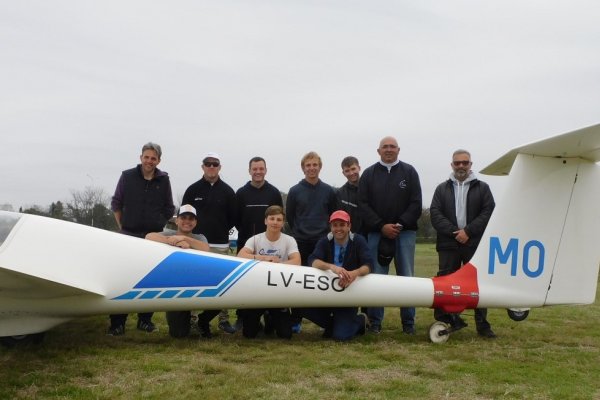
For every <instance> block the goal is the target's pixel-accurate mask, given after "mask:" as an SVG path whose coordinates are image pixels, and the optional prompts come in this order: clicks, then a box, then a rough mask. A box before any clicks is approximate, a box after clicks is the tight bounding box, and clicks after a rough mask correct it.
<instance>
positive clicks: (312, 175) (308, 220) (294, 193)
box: [285, 151, 337, 265]
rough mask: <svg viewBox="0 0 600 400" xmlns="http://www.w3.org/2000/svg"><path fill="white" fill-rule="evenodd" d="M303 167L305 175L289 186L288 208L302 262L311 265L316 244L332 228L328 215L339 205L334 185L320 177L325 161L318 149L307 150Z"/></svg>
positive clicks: (301, 163)
mask: <svg viewBox="0 0 600 400" xmlns="http://www.w3.org/2000/svg"><path fill="white" fill-rule="evenodd" d="M300 167H301V168H302V172H303V173H304V179H302V180H301V181H300V182H299V183H298V184H296V185H294V186H292V187H291V188H290V191H289V193H288V197H287V201H286V207H285V208H286V212H287V220H288V224H289V225H290V229H291V230H292V236H293V237H294V239H296V242H297V243H298V249H299V250H300V256H301V258H302V265H308V256H309V255H310V253H312V252H313V250H314V248H315V244H316V243H317V241H318V240H319V239H320V238H321V237H323V236H325V235H327V232H328V231H329V227H328V225H327V219H328V217H329V215H330V214H331V213H332V212H334V211H335V210H336V209H337V197H336V195H335V191H334V189H333V188H332V187H331V186H329V185H328V184H326V183H325V182H323V181H321V180H320V179H319V173H320V172H321V168H322V167H323V163H322V161H321V157H319V155H318V154H317V153H315V152H314V151H311V152H309V153H307V154H305V155H304V157H302V160H301V162H300Z"/></svg>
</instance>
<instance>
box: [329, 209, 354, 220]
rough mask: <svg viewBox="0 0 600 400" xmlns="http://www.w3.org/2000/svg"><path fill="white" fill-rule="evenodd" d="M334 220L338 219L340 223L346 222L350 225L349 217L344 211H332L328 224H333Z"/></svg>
mask: <svg viewBox="0 0 600 400" xmlns="http://www.w3.org/2000/svg"><path fill="white" fill-rule="evenodd" d="M336 219H339V220H341V221H344V222H348V223H350V216H349V215H348V213H347V212H346V211H344V210H337V211H334V212H333V213H332V214H331V217H329V222H333V221H334V220H336Z"/></svg>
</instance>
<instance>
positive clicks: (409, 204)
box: [358, 136, 423, 335]
mask: <svg viewBox="0 0 600 400" xmlns="http://www.w3.org/2000/svg"><path fill="white" fill-rule="evenodd" d="M377 153H378V154H379V157H380V161H379V162H377V163H375V164H373V165H371V166H370V167H368V168H367V169H366V170H365V171H364V173H363V175H362V177H361V179H360V185H359V188H358V193H359V208H360V210H361V211H360V212H361V215H362V217H363V221H364V223H365V224H367V226H366V228H367V231H368V243H369V248H370V251H371V256H372V257H373V272H374V273H376V274H384V275H387V274H388V272H389V264H390V262H391V260H392V258H393V259H394V260H395V268H396V275H401V276H414V264H415V246H416V237H417V221H418V219H419V217H420V216H421V212H422V207H423V206H422V196H421V183H420V181H419V175H418V174H417V171H416V170H415V169H414V168H413V166H412V165H410V164H407V163H405V162H402V161H400V160H399V159H398V155H399V154H400V147H398V142H397V141H396V139H395V138H393V137H390V136H387V137H384V138H383V139H381V141H380V142H379V148H378V149H377ZM368 314H369V320H370V330H371V332H373V333H379V332H381V325H382V322H383V315H384V309H383V307H369V309H368ZM400 317H401V319H402V331H403V332H404V333H406V334H408V335H414V334H415V309H414V307H410V308H409V307H403V308H401V309H400Z"/></svg>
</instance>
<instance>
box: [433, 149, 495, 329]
mask: <svg viewBox="0 0 600 400" xmlns="http://www.w3.org/2000/svg"><path fill="white" fill-rule="evenodd" d="M471 166H472V162H471V154H470V153H469V152H468V151H467V150H462V149H460V150H456V151H455V152H454V154H452V163H451V164H450V167H451V168H452V173H451V174H450V178H449V179H448V180H447V181H446V182H443V183H441V184H440V185H438V187H437V188H436V189H435V193H434V194H433V200H432V201H431V208H430V212H431V224H432V225H433V227H434V228H435V230H436V231H437V241H436V250H437V251H438V256H439V272H438V276H442V275H448V274H451V273H452V272H455V271H458V270H459V269H460V267H462V266H463V264H466V263H467V262H469V260H470V259H471V257H473V255H474V254H475V250H477V246H478V245H479V241H480V240H481V236H482V235H483V232H484V231H485V228H486V226H487V224H488V221H489V220H490V217H491V216H492V212H493V211H494V207H495V203H494V197H493V196H492V192H491V190H490V187H489V186H488V184H487V183H485V182H482V181H480V180H479V179H477V177H476V176H475V173H474V172H473V171H471ZM434 317H435V319H436V320H438V321H442V322H446V323H448V324H450V325H451V326H452V328H453V329H455V330H456V329H461V328H464V327H465V326H467V324H466V322H465V321H463V319H462V318H461V317H460V315H458V314H446V313H444V312H443V311H442V310H439V309H436V310H435V312H434ZM486 317H487V309H483V308H478V309H476V310H475V324H476V327H477V333H478V334H479V335H480V336H483V337H486V338H495V337H496V334H495V333H494V331H492V329H491V326H490V324H489V322H488V321H487V319H486Z"/></svg>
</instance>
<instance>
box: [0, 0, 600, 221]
mask: <svg viewBox="0 0 600 400" xmlns="http://www.w3.org/2000/svg"><path fill="white" fill-rule="evenodd" d="M599 21H600V2H598V1H595V0H590V1H578V0H575V1H571V0H570V1H521V0H519V1H510V0H508V1H507V0H501V1H480V0H473V1H450V0H444V1H442V0H439V1H422V0H419V1H417V0H414V1H400V0H393V1H392V0H390V1H376V0H369V1H366V0H365V1H352V0H339V1H338V0H330V1H326V0H321V1H285V0H273V1H228V0H220V1H198V0H194V1H160V2H159V1H148V0H144V1H121V0H119V1H106V0H103V1H80V0H78V1H45V0H44V1H27V0H24V1H11V0H0V137H1V144H0V177H1V179H0V185H1V186H0V187H1V189H0V204H3V203H9V204H12V205H13V207H14V208H15V210H16V209H18V208H19V207H20V206H30V205H33V204H37V205H41V206H44V207H45V206H48V205H49V204H50V203H51V202H54V201H57V200H61V201H68V200H69V199H70V194H71V191H72V190H82V189H83V188H84V187H85V186H94V187H100V188H103V189H104V190H105V191H106V193H107V194H109V195H112V192H113V190H114V187H115V185H116V183H117V180H118V178H119V175H120V173H121V171H122V170H124V169H127V168H131V167H133V166H135V165H136V164H137V163H138V162H139V155H140V152H141V151H140V150H141V147H142V145H143V144H144V143H146V142H148V141H154V142H156V143H159V144H160V145H161V146H162V148H163V158H162V162H161V164H160V166H159V168H161V169H163V170H165V171H167V172H168V173H169V175H170V176H171V181H172V185H173V192H174V196H175V201H176V202H178V201H179V199H180V198H181V197H182V196H183V192H184V191H185V189H186V188H187V186H189V185H190V184H191V183H193V182H195V181H196V180H198V179H199V178H200V177H201V168H200V165H201V161H202V158H203V155H204V154H205V153H206V152H209V151H216V152H218V153H220V154H221V158H222V164H223V167H222V170H221V176H222V178H223V180H224V181H226V182H227V183H228V184H229V185H231V186H232V187H233V188H234V190H235V189H237V188H239V187H240V186H242V185H243V184H244V183H245V182H246V181H247V180H248V178H249V177H248V173H247V163H248V160H249V159H250V158H251V157H253V156H256V155H260V156H263V157H264V158H265V159H266V160H267V167H268V174H267V179H268V180H269V181H270V182H271V183H273V184H274V185H275V186H277V187H278V188H279V189H280V190H282V191H285V192H287V191H288V190H289V188H290V187H291V186H292V185H294V184H295V183H297V182H298V181H299V180H300V179H301V178H302V177H303V175H302V171H301V169H300V159H301V157H302V155H303V154H305V153H306V152H308V151H311V150H314V151H316V152H318V153H319V154H320V155H321V157H322V158H323V163H324V165H323V169H322V172H321V178H322V180H323V181H325V182H327V183H329V184H332V185H335V186H341V185H342V184H343V183H344V178H343V176H342V174H341V168H340V161H341V159H342V158H343V157H344V156H347V155H355V156H357V157H358V158H359V160H360V163H361V166H362V167H363V169H364V168H366V167H367V166H369V165H371V164H372V163H374V162H375V161H377V159H378V156H377V153H376V149H377V146H378V143H379V140H380V139H381V138H382V137H383V136H386V135H392V136H395V137H396V138H397V139H398V142H399V144H400V147H401V152H400V158H401V159H402V160H404V161H406V162H408V163H410V164H412V165H413V166H414V167H415V168H416V169H417V171H418V172H419V174H420V177H421V184H422V186H423V200H424V201H423V203H424V206H425V207H428V206H429V203H430V201H431V196H432V194H433V190H434V188H435V186H436V185H437V184H438V183H439V182H441V181H443V180H444V179H446V178H447V176H448V174H449V172H450V167H449V161H450V158H451V153H452V151H453V150H455V149H456V148H467V149H469V150H471V152H472V158H473V160H474V169H475V170H479V169H482V168H483V167H485V166H486V165H487V164H489V163H491V162H492V161H494V160H495V159H496V158H498V157H500V156H501V155H502V154H504V153H505V152H506V151H507V150H509V149H510V148H512V147H516V146H518V145H521V144H524V143H527V142H531V141H535V140H538V139H542V138H545V137H547V136H551V135H554V134H559V133H565V132H569V131H572V130H575V129H578V128H582V127H585V126H589V125H593V124H596V123H598V122H600V23H599ZM481 178H483V179H484V180H487V181H488V182H490V184H491V185H492V190H495V191H496V192H502V191H503V190H504V188H503V187H502V182H501V181H502V178H498V177H485V176H481ZM497 200H498V199H497Z"/></svg>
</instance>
